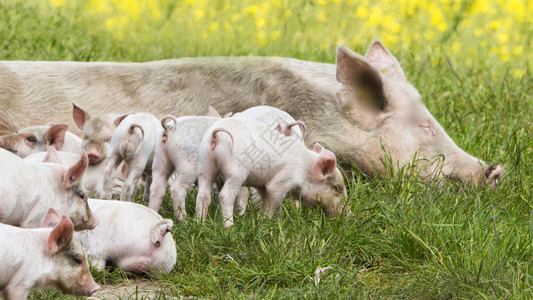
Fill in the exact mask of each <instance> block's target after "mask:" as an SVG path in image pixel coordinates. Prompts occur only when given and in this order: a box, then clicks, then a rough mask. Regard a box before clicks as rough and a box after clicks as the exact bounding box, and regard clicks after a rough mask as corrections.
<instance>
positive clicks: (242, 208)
mask: <svg viewBox="0 0 533 300" xmlns="http://www.w3.org/2000/svg"><path fill="white" fill-rule="evenodd" d="M249 196H250V193H249V191H248V188H247V187H244V186H243V187H242V188H241V193H240V194H239V196H238V197H237V201H235V211H236V212H237V214H238V215H239V216H242V215H244V213H245V212H246V205H247V204H248V197H249Z"/></svg>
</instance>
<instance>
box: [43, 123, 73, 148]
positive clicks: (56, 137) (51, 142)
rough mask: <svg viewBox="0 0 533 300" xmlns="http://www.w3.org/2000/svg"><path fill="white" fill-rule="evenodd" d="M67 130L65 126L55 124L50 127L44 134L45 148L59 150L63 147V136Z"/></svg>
mask: <svg viewBox="0 0 533 300" xmlns="http://www.w3.org/2000/svg"><path fill="white" fill-rule="evenodd" d="M67 129H68V125H67V124H56V125H52V126H50V129H48V131H47V132H46V133H45V134H44V138H45V139H46V146H47V147H54V148H56V149H61V147H63V143H64V142H65V134H66V133H67Z"/></svg>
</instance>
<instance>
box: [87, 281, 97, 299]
mask: <svg viewBox="0 0 533 300" xmlns="http://www.w3.org/2000/svg"><path fill="white" fill-rule="evenodd" d="M100 288H101V287H100V286H99V285H98V284H96V283H95V284H93V285H92V286H91V287H89V288H88V289H87V292H86V293H85V295H86V296H87V297H91V296H92V294H94V293H96V291H98V290H99V289H100Z"/></svg>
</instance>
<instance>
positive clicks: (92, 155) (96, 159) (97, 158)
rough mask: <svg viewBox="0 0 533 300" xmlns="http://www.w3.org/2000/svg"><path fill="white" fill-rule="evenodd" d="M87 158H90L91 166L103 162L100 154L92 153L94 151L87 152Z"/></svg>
mask: <svg viewBox="0 0 533 300" xmlns="http://www.w3.org/2000/svg"><path fill="white" fill-rule="evenodd" d="M87 157H88V158H89V163H90V164H91V165H95V164H97V163H99V162H100V161H101V160H102V157H101V156H100V154H98V152H96V151H92V150H91V151H90V152H87Z"/></svg>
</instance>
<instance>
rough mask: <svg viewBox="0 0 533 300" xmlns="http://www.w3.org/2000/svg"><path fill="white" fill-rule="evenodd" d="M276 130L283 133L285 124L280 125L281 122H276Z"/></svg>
mask: <svg viewBox="0 0 533 300" xmlns="http://www.w3.org/2000/svg"><path fill="white" fill-rule="evenodd" d="M276 130H277V131H278V132H279V133H281V134H284V131H285V126H283V125H281V122H278V126H276Z"/></svg>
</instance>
